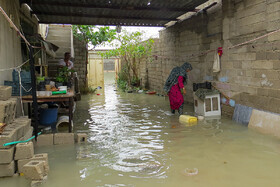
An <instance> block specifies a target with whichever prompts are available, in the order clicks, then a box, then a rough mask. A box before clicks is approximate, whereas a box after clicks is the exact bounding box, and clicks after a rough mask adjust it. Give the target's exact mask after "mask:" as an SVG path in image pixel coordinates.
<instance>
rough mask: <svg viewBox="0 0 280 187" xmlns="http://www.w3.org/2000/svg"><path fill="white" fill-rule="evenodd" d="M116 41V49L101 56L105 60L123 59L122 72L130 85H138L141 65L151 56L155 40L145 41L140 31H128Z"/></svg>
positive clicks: (114, 44) (117, 37)
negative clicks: (111, 58) (141, 62)
mask: <svg viewBox="0 0 280 187" xmlns="http://www.w3.org/2000/svg"><path fill="white" fill-rule="evenodd" d="M116 40H117V42H115V43H113V44H112V45H113V47H114V49H112V50H109V51H107V52H105V53H100V54H101V56H102V57H103V58H109V57H113V56H114V57H117V58H121V59H123V60H124V62H125V64H124V67H123V68H122V71H121V72H122V73H124V74H125V75H124V76H125V77H127V79H128V80H127V81H128V85H131V84H138V83H139V76H138V67H139V63H140V61H141V59H142V58H145V57H148V56H150V55H151V51H152V46H153V43H154V40H153V39H148V40H146V41H143V33H141V32H138V31H137V32H132V33H128V32H127V31H126V30H123V31H122V33H120V34H118V35H117V36H116ZM131 73H132V76H131Z"/></svg>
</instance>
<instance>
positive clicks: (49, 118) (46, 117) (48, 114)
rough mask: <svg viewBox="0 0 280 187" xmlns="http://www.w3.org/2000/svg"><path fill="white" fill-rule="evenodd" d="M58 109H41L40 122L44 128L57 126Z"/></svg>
mask: <svg viewBox="0 0 280 187" xmlns="http://www.w3.org/2000/svg"><path fill="white" fill-rule="evenodd" d="M57 111H58V108H44V109H43V108H40V109H39V112H40V118H39V122H40V124H41V125H43V126H51V125H53V124H56V121H57Z"/></svg>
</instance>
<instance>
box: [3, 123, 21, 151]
mask: <svg viewBox="0 0 280 187" xmlns="http://www.w3.org/2000/svg"><path fill="white" fill-rule="evenodd" d="M16 138H17V131H16V130H15V129H8V128H5V129H4V131H3V133H2V134H1V135H0V149H3V148H4V149H8V148H10V147H11V146H5V147H4V146H3V144H5V143H9V142H14V141H17V140H16Z"/></svg>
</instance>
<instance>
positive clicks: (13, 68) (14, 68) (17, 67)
mask: <svg viewBox="0 0 280 187" xmlns="http://www.w3.org/2000/svg"><path fill="white" fill-rule="evenodd" d="M40 51H41V50H39V51H37V52H36V53H35V54H34V55H33V57H35V56H36V55H37V54H38V53H39V52H40ZM29 61H30V59H28V60H26V61H25V62H23V63H22V64H20V65H19V66H16V67H12V68H6V69H0V72H1V71H9V70H17V69H20V68H21V67H22V66H23V65H24V64H26V63H27V62H29Z"/></svg>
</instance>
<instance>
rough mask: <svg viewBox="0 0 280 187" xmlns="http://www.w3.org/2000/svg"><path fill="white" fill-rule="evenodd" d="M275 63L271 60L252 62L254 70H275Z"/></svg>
mask: <svg viewBox="0 0 280 187" xmlns="http://www.w3.org/2000/svg"><path fill="white" fill-rule="evenodd" d="M273 64H274V62H273V61H270V60H256V61H253V62H252V67H253V69H273Z"/></svg>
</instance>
